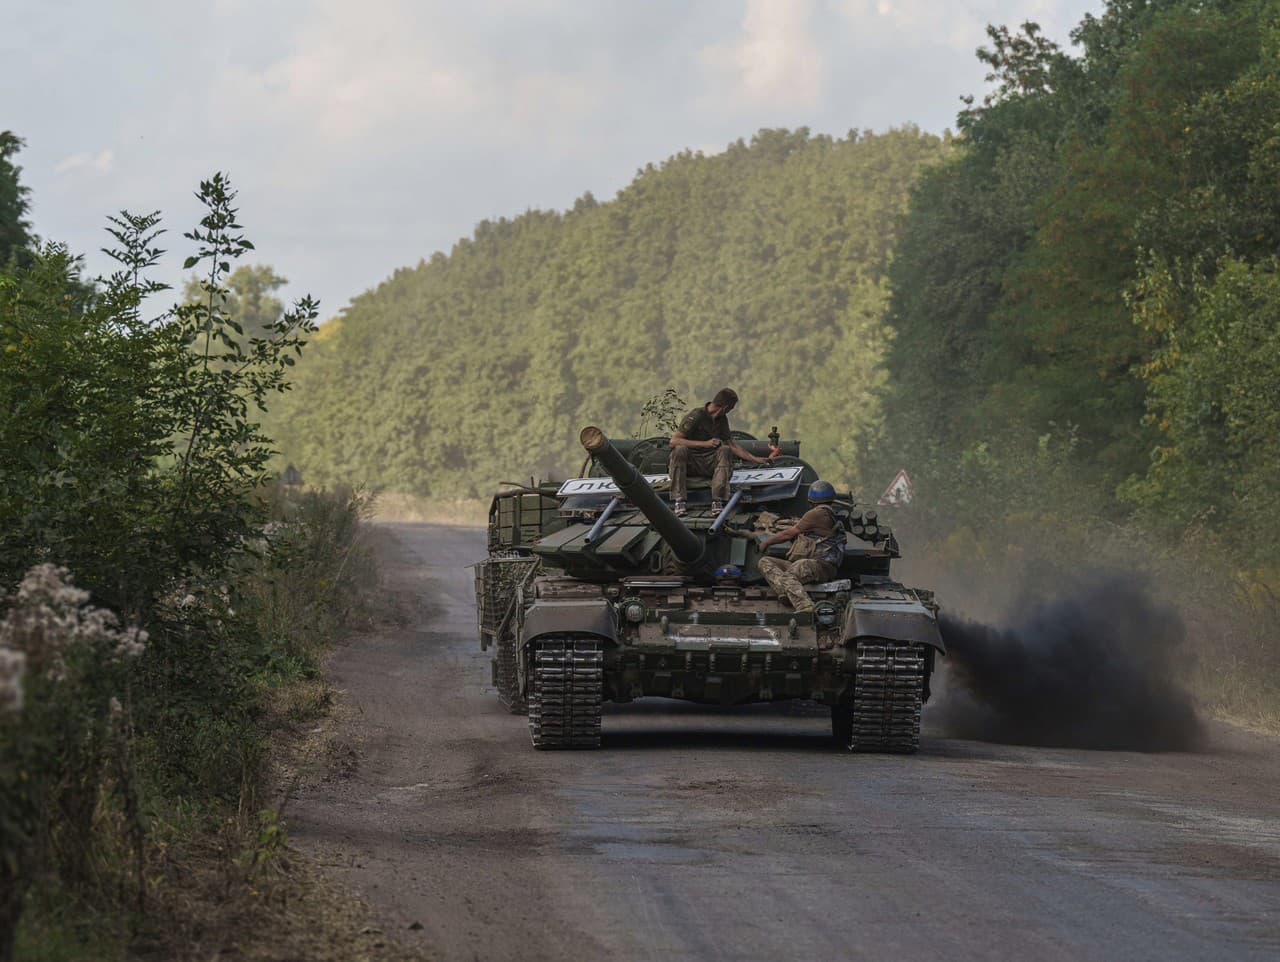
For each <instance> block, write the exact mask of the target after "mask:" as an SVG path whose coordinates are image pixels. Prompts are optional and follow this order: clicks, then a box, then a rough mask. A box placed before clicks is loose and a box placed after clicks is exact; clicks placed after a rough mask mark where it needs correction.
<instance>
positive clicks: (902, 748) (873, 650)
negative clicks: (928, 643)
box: [846, 639, 925, 755]
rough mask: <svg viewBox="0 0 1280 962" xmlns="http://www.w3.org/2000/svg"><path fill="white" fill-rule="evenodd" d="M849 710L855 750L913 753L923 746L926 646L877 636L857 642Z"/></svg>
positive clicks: (851, 742)
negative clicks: (922, 706) (852, 690)
mask: <svg viewBox="0 0 1280 962" xmlns="http://www.w3.org/2000/svg"><path fill="white" fill-rule="evenodd" d="M857 657H858V660H857V675H856V676H855V677H854V692H853V704H852V705H851V706H849V708H848V709H846V710H847V711H849V712H850V720H851V722H852V735H851V739H850V741H849V748H851V749H852V750H853V751H855V752H894V753H898V754H904V755H909V754H911V753H913V752H915V751H917V750H918V749H919V748H920V707H921V705H922V704H923V701H924V661H925V659H924V647H923V646H922V645H912V644H906V643H902V642H894V641H885V640H881V639H873V640H871V641H864V642H860V643H859V644H858V656H857Z"/></svg>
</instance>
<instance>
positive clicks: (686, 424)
mask: <svg viewBox="0 0 1280 962" xmlns="http://www.w3.org/2000/svg"><path fill="white" fill-rule="evenodd" d="M680 433H681V434H683V435H684V436H685V439H686V440H688V441H710V440H711V439H712V438H719V439H720V440H721V441H723V442H724V443H725V444H731V443H733V435H732V434H730V433H729V418H728V417H726V416H725V415H723V414H722V415H720V416H719V417H718V418H713V417H712V416H711V412H710V411H708V410H707V406H706V405H705V404H704V405H702V407H700V408H694V409H693V410H692V411H690V412H689V413H688V414H686V415H685V416H684V419H683V420H682V421H681V422H680Z"/></svg>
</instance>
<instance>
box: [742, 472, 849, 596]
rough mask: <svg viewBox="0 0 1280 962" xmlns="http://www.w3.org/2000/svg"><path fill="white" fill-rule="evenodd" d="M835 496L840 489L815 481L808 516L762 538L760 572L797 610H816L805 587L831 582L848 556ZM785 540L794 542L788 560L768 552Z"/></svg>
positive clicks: (811, 486) (812, 485)
mask: <svg viewBox="0 0 1280 962" xmlns="http://www.w3.org/2000/svg"><path fill="white" fill-rule="evenodd" d="M835 497H836V489H835V488H833V487H832V486H831V482H830V481H814V482H813V483H812V484H811V485H809V504H811V505H812V506H813V507H811V508H810V509H809V510H808V511H806V512H805V513H804V517H802V518H801V519H800V520H799V521H797V522H796V523H795V524H793V525H792V526H791V527H790V528H787V530H785V531H779V532H778V533H777V534H772V535H769V536H768V537H764V538H762V539H761V540H760V555H761V557H760V563H759V566H758V567H759V569H760V574H761V575H763V576H764V580H765V581H767V582H769V587H770V588H772V589H773V590H774V591H776V592H777V593H778V597H779V598H786V599H788V600H790V602H791V607H792V608H794V609H795V610H796V611H812V610H813V600H812V599H811V598H810V597H809V595H808V593H807V592H806V591H805V590H804V586H805V585H811V584H821V583H822V582H824V581H830V580H831V579H832V578H834V577H835V576H836V570H837V569H838V568H839V566H840V562H841V561H842V560H843V559H844V528H843V527H842V526H841V525H840V522H839V521H837V520H836V513H835V510H834V509H833V508H832V507H831V505H832V503H833V502H834V501H835ZM784 541H794V543H793V544H792V545H791V550H790V551H789V552H787V560H786V561H783V560H782V559H781V558H770V557H769V556H767V555H766V554H765V553H764V552H765V551H766V550H767V549H768V548H769V546H770V545H775V544H781V543H782V542H784Z"/></svg>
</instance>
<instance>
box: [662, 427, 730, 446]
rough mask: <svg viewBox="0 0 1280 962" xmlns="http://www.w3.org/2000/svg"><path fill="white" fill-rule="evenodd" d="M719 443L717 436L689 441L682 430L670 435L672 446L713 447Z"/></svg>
mask: <svg viewBox="0 0 1280 962" xmlns="http://www.w3.org/2000/svg"><path fill="white" fill-rule="evenodd" d="M719 443H720V439H719V438H712V439H711V440H710V441H690V440H689V439H688V438H686V437H685V436H684V431H677V432H676V433H675V434H673V435H671V446H672V447H673V448H714V447H715V446H716V445H718V444H719Z"/></svg>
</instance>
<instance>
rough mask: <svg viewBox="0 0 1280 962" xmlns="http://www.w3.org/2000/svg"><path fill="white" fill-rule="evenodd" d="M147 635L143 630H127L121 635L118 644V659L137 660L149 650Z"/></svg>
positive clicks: (135, 628) (134, 628) (136, 628)
mask: <svg viewBox="0 0 1280 962" xmlns="http://www.w3.org/2000/svg"><path fill="white" fill-rule="evenodd" d="M147 637H148V636H147V633H146V632H145V631H143V630H142V629H141V628H138V627H133V628H126V629H125V630H124V631H122V632H120V634H119V639H120V640H119V642H117V644H116V657H117V658H119V659H127V658H137V657H138V656H139V655H141V654H142V653H143V652H144V651H146V650H147Z"/></svg>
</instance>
